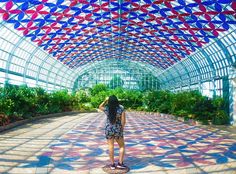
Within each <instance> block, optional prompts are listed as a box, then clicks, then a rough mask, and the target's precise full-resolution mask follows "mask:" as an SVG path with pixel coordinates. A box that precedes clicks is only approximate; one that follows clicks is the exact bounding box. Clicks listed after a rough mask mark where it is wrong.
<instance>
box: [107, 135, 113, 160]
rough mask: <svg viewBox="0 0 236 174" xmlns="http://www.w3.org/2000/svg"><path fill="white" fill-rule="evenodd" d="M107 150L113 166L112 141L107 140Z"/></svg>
mask: <svg viewBox="0 0 236 174" xmlns="http://www.w3.org/2000/svg"><path fill="white" fill-rule="evenodd" d="M107 144H108V149H109V157H110V161H111V164H114V139H113V138H112V139H107Z"/></svg>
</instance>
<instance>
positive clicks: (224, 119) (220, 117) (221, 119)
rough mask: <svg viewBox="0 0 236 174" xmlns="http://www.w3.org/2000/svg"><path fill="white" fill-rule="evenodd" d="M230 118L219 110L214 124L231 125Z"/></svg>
mask: <svg viewBox="0 0 236 174" xmlns="http://www.w3.org/2000/svg"><path fill="white" fill-rule="evenodd" d="M229 121H230V119H229V116H228V115H227V113H226V112H225V111H224V110H217V111H215V112H214V114H213V119H212V124H215V125H224V124H229Z"/></svg>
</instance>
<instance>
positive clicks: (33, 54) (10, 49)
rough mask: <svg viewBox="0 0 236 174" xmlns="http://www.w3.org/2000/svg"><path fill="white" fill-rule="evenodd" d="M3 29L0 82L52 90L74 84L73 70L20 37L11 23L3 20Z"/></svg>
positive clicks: (0, 42)
mask: <svg viewBox="0 0 236 174" xmlns="http://www.w3.org/2000/svg"><path fill="white" fill-rule="evenodd" d="M0 30H1V32H0V65H1V66H0V74H1V76H0V77H1V81H0V83H4V81H5V80H9V81H10V83H13V84H28V85H29V86H42V87H44V88H46V89H51V90H54V89H71V88H72V86H73V83H74V79H72V78H71V74H73V73H74V72H73V70H71V69H70V68H68V67H66V66H65V65H63V64H62V63H60V62H58V61H56V60H55V59H54V58H53V57H52V56H51V55H49V54H48V53H46V52H45V51H44V50H42V49H41V48H40V47H37V46H36V45H35V44H34V43H31V42H29V41H28V40H27V39H26V38H24V37H21V36H20V35H19V34H18V33H16V32H15V31H14V30H12V29H11V26H9V24H6V23H1V24H0ZM13 41H14V42H13ZM55 67H56V68H55Z"/></svg>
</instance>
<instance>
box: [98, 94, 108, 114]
mask: <svg viewBox="0 0 236 174" xmlns="http://www.w3.org/2000/svg"><path fill="white" fill-rule="evenodd" d="M107 102H108V97H107V98H106V99H105V100H104V101H103V102H102V103H101V104H100V105H99V109H100V110H102V111H104V110H105V105H106V104H107Z"/></svg>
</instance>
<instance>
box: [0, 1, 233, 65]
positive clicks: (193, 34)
mask: <svg viewBox="0 0 236 174" xmlns="http://www.w3.org/2000/svg"><path fill="white" fill-rule="evenodd" d="M0 15H1V17H2V20H3V21H4V22H6V23H8V24H10V25H12V26H13V27H14V29H15V30H18V31H20V32H21V33H22V34H23V35H24V36H25V37H26V38H29V39H30V40H31V41H32V42H35V43H36V44H37V45H38V46H40V47H41V48H43V49H44V50H46V51H47V52H48V53H50V54H51V55H52V56H54V57H55V58H56V59H57V60H59V61H61V62H62V63H63V64H65V65H68V66H69V67H70V68H77V67H80V66H82V65H85V64H87V63H92V62H95V61H101V60H107V59H124V60H132V61H138V62H142V63H145V64H150V65H153V66H155V67H156V68H160V69H166V68H168V67H171V66H172V65H173V64H175V63H176V62H179V61H180V60H182V59H183V58H185V57H187V55H190V54H191V53H193V52H194V51H195V50H198V49H199V48H201V47H202V46H203V45H204V44H206V43H209V42H210V41H211V39H215V38H217V37H218V35H219V33H221V32H225V31H227V30H228V29H229V28H230V26H232V25H235V24H236V21H235V15H236V2H235V1H234V0H217V1H215V0H194V1H193V0H188V1H185V0H165V1H164V0H153V1H152V0H124V1H123V0H120V1H117V0H110V1H107V0H70V1H69V0H57V1H55V0H1V1H0Z"/></svg>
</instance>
